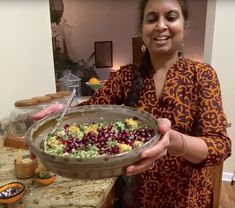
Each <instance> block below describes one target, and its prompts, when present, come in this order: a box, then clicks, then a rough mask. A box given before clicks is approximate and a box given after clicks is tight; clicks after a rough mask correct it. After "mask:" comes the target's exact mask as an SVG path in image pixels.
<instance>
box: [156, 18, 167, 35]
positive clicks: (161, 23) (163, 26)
mask: <svg viewBox="0 0 235 208" xmlns="http://www.w3.org/2000/svg"><path fill="white" fill-rule="evenodd" d="M166 29H167V25H166V22H165V21H164V20H163V19H159V21H158V22H157V24H156V26H155V30H157V31H158V32H162V31H165V30H166Z"/></svg>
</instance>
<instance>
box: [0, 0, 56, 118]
mask: <svg viewBox="0 0 235 208" xmlns="http://www.w3.org/2000/svg"><path fill="white" fill-rule="evenodd" d="M49 15H50V13H49V1H48V0H33V1H31V0H10V1H9V0H0V26H1V32H0V89H1V90H0V99H1V104H0V105H1V109H0V120H2V119H5V118H6V117H8V116H9V114H10V112H11V110H12V109H13V107H14V102H15V101H16V100H18V99H25V98H31V97H33V96H39V95H44V94H47V93H50V92H55V78H54V65H53V57H52V43H51V26H50V16H49Z"/></svg>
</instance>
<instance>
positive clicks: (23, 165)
mask: <svg viewBox="0 0 235 208" xmlns="http://www.w3.org/2000/svg"><path fill="white" fill-rule="evenodd" d="M37 166H38V160H37V158H34V159H31V158H30V155H23V156H22V158H20V159H18V158H16V160H15V161H14V167H15V175H16V178H18V179H28V178H31V177H33V176H34V174H35V170H36V168H37Z"/></svg>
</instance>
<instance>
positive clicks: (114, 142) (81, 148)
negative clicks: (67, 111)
mask: <svg viewBox="0 0 235 208" xmlns="http://www.w3.org/2000/svg"><path fill="white" fill-rule="evenodd" d="M153 136H154V130H153V129H152V128H149V127H147V126H145V125H144V124H143V123H141V122H140V121H139V120H138V118H135V117H134V118H126V119H125V120H124V121H115V122H113V123H107V122H104V121H102V122H99V123H95V122H94V123H91V124H86V123H84V124H72V125H69V124H65V125H64V126H63V127H62V128H59V129H58V130H57V131H56V132H55V133H54V134H50V133H49V134H48V135H47V136H46V139H45V140H44V141H43V145H42V150H43V151H44V152H46V153H48V154H50V155H55V156H63V157H70V158H92V157H100V156H104V155H115V154H119V153H124V152H129V151H131V150H132V149H134V148H138V147H141V146H143V144H144V143H146V142H148V141H149V140H150V139H151V138H152V137H153Z"/></svg>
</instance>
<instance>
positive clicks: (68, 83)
mask: <svg viewBox="0 0 235 208" xmlns="http://www.w3.org/2000/svg"><path fill="white" fill-rule="evenodd" d="M81 80H82V79H81V78H80V77H77V76H76V75H74V74H72V73H71V71H69V73H68V74H67V75H65V76H64V77H62V78H60V79H59V85H60V90H68V91H71V92H72V91H73V88H76V90H77V91H76V96H77V97H81Z"/></svg>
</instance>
